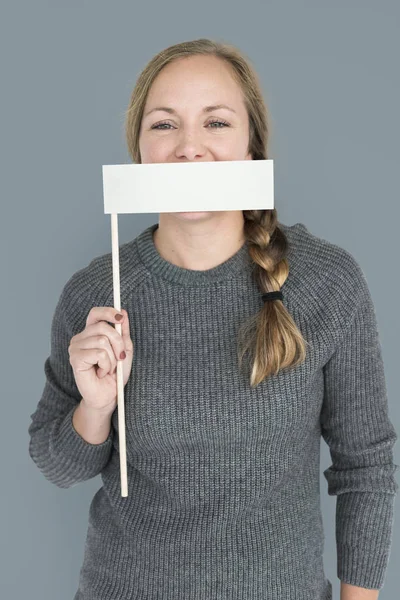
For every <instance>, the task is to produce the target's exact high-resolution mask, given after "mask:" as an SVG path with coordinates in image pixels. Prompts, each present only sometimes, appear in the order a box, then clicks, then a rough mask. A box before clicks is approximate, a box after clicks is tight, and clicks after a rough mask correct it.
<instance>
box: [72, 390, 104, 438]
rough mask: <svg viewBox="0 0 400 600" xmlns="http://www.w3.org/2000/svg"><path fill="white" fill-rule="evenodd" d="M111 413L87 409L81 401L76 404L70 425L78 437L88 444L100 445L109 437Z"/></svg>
mask: <svg viewBox="0 0 400 600" xmlns="http://www.w3.org/2000/svg"><path fill="white" fill-rule="evenodd" d="M111 419H112V413H109V412H104V413H103V412H100V411H97V410H95V409H91V408H88V407H87V405H86V404H85V403H84V401H83V400H81V402H80V403H79V404H78V407H77V408H76V410H75V412H74V414H73V417H72V424H73V426H74V428H75V430H76V431H77V433H79V435H80V436H81V437H82V438H83V439H84V440H85V441H86V442H88V443H89V444H102V443H103V442H105V441H106V439H107V438H108V436H109V433H110V429H111Z"/></svg>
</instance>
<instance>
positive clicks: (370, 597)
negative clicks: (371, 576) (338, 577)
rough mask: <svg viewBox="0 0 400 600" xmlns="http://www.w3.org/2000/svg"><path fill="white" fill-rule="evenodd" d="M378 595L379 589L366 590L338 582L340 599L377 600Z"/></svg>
mask: <svg viewBox="0 0 400 600" xmlns="http://www.w3.org/2000/svg"><path fill="white" fill-rule="evenodd" d="M378 596H379V590H367V589H365V588H360V587H357V586H355V585H350V584H349V583H344V581H341V582H340V600H377V598H378Z"/></svg>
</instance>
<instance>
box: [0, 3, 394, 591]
mask: <svg viewBox="0 0 400 600" xmlns="http://www.w3.org/2000/svg"><path fill="white" fill-rule="evenodd" d="M0 23H1V25H0V28H1V30H0V33H1V35H0V56H1V61H2V65H1V66H2V69H1V73H2V82H1V87H2V92H1V94H2V97H1V111H0V118H1V144H0V148H1V166H2V169H1V171H2V173H1V182H2V186H1V192H2V199H1V203H2V213H3V214H2V219H1V232H0V233H1V235H0V239H1V244H2V248H1V250H2V252H1V253H0V255H1V261H2V263H1V266H2V273H3V275H5V279H6V285H5V286H4V287H3V293H2V295H1V301H2V314H3V328H2V334H3V335H2V339H3V343H2V348H1V352H2V359H1V366H2V391H3V426H2V434H1V444H2V448H1V457H2V473H3V475H2V493H1V496H0V503H1V504H0V514H1V524H0V525H1V532H2V534H1V540H2V542H1V556H0V565H1V567H0V569H1V573H0V596H1V597H2V598H7V600H13V599H18V600H20V599H22V598H29V599H30V600H39V599H40V600H55V599H57V600H71V599H72V597H73V595H74V593H75V591H76V589H77V585H78V576H79V570H80V567H81V563H82V560H83V551H84V542H85V536H86V530H87V522H88V510H89V505H90V501H91V499H92V497H93V495H94V493H95V492H96V490H97V489H98V488H99V487H100V486H101V479H100V476H99V477H96V478H95V479H93V480H90V481H88V482H85V483H82V484H80V485H78V486H76V487H73V488H70V489H68V490H65V489H60V488H57V487H56V486H54V485H52V484H50V483H49V482H48V481H47V480H46V479H45V478H44V477H43V476H42V475H41V473H40V472H39V470H38V469H37V468H36V466H35V465H34V463H33V462H32V460H31V459H30V457H29V455H28V444H29V438H28V433H27V430H28V426H29V423H30V419H29V415H30V414H31V413H32V412H33V411H34V410H35V408H36V405H37V403H38V401H39V399H40V396H41V393H42V390H43V386H44V372H43V365H44V361H45V358H46V357H47V355H48V354H49V351H50V324H51V318H52V315H53V312H54V309H55V306H56V303H57V300H58V297H59V295H60V293H61V289H62V287H63V285H64V284H65V282H66V281H67V279H68V278H69V277H70V276H71V275H72V274H73V273H74V272H75V271H76V270H78V269H80V268H82V267H84V266H86V265H87V264H88V262H89V261H90V260H91V259H92V258H93V257H94V256H98V255H100V254H104V253H106V252H111V230H110V227H111V226H110V216H109V215H104V212H103V196H102V178H101V165H102V164H120V163H128V162H131V160H130V158H129V156H128V152H127V149H126V146H125V141H124V111H125V110H126V108H127V105H128V102H129V97H130V94H131V91H132V89H133V86H134V83H135V80H136V78H137V76H138V74H139V73H140V71H141V69H142V68H143V67H144V66H145V64H146V63H147V61H148V60H150V58H151V57H152V56H153V55H154V54H155V53H157V52H158V51H160V50H161V49H163V48H165V47H167V46H169V45H171V44H174V43H177V42H181V41H186V40H190V39H195V38H199V37H210V38H216V39H219V40H223V41H227V42H230V43H233V44H235V45H236V46H238V47H239V48H240V49H241V50H242V51H244V52H245V54H246V55H247V56H249V57H250V59H251V60H252V62H253V65H254V67H255V68H256V70H257V71H258V73H259V74H260V77H261V80H262V84H263V89H264V93H265V98H266V102H267V106H268V108H269V111H270V116H271V126H272V132H271V145H270V150H269V151H270V158H273V159H274V161H275V206H276V208H277V210H278V216H279V219H280V220H281V221H283V222H284V223H287V224H290V225H291V224H293V223H296V222H298V221H300V222H302V223H304V224H305V225H306V226H307V227H308V228H309V229H310V231H311V232H313V233H314V234H316V235H318V236H320V237H323V238H325V239H328V240H330V241H332V242H334V243H336V244H339V245H341V246H343V247H345V248H347V249H348V250H349V251H350V252H352V253H353V255H354V256H355V258H356V259H357V260H358V261H359V263H360V265H361V266H362V268H363V270H364V272H365V274H366V276H367V279H368V282H369V286H370V289H371V293H372V296H373V299H374V302H375V306H376V312H377V317H378V321H379V329H380V336H381V343H382V348H383V355H384V362H385V370H386V377H387V387H388V394H389V405H390V406H389V410H390V416H391V419H392V421H393V423H394V425H395V427H396V430H397V431H399V430H400V409H399V393H398V357H399V334H400V332H399V320H398V306H399V303H398V298H399V283H398V272H399V266H398V259H399V252H398V238H399V236H398V231H399V216H400V215H399V182H398V172H399V164H400V160H399V159H400V151H399V139H400V127H399V106H400V88H399V75H398V64H399V56H400V35H399V31H400V4H399V3H398V2H395V1H394V0H393V1H383V0H380V1H379V2H378V1H377V0H376V1H375V2H373V1H371V0H368V1H336V2H327V1H302V2H299V1H296V2H294V1H292V2H286V1H282V0H280V1H279V2H278V1H277V2H267V1H265V0H263V2H255V1H250V0H248V1H246V2H244V3H242V4H240V5H236V4H234V3H232V1H228V0H225V1H221V2H219V3H217V4H214V2H209V1H204V0H203V1H202V2H201V3H195V2H187V1H185V2H176V1H172V0H170V1H169V2H168V3H165V2H161V1H160V2H158V3H154V2H146V3H144V4H143V5H140V4H139V3H137V2H118V1H115V2H109V1H107V2H104V1H99V0H96V1H95V0H91V1H82V2H76V1H71V0H70V1H69V2H65V1H62V2H61V1H53V2H50V1H49V2H44V1H36V2H28V1H25V2H18V1H15V2H13V3H8V4H7V6H5V5H4V4H3V7H2V14H1V18H0ZM154 222H158V215H157V214H148V215H121V216H120V218H119V235H120V244H122V243H124V242H126V241H128V240H130V239H132V238H134V237H136V236H137V235H138V234H139V233H140V232H141V231H142V230H143V229H144V228H145V227H147V226H148V225H150V224H151V223H154ZM2 279H3V282H4V277H2ZM395 461H396V463H400V447H399V445H396V447H395ZM330 464H331V462H330V457H329V454H328V449H327V446H326V445H325V443H324V442H323V440H321V494H322V497H321V502H322V509H323V518H324V526H325V533H326V542H325V553H324V563H325V570H326V574H327V576H328V577H329V579H330V580H331V581H332V583H333V586H334V594H335V595H334V598H337V599H339V581H338V579H337V577H336V548H335V533H334V516H335V503H336V498H335V497H330V496H328V495H327V491H326V490H327V482H326V480H325V478H324V477H323V475H322V471H323V470H324V469H325V468H327V467H328V466H329V465H330ZM399 507H400V503H397V504H396V514H398V510H399ZM399 528H400V525H399V519H398V516H397V517H396V520H395V530H394V537H393V544H392V550H391V557H390V563H389V568H388V572H387V576H386V580H385V585H384V588H383V589H382V591H381V593H380V598H383V599H385V598H386V599H389V598H394V597H395V595H396V594H395V591H398V589H397V588H398V586H396V583H397V584H398V581H399V580H398V572H396V563H397V564H399V559H400V535H399V533H400V532H399Z"/></svg>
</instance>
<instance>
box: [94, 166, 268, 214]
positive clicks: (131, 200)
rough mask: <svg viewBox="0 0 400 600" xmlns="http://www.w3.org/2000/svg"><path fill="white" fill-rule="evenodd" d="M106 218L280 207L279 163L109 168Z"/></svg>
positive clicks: (105, 169)
mask: <svg viewBox="0 0 400 600" xmlns="http://www.w3.org/2000/svg"><path fill="white" fill-rule="evenodd" d="M103 194H104V213H105V214H113V213H114V214H121V213H160V212H161V213H162V212H196V211H223V210H264V209H272V208H274V174H273V160H272V159H268V160H226V161H211V162H210V161H208V162H186V163H144V164H128V165H103Z"/></svg>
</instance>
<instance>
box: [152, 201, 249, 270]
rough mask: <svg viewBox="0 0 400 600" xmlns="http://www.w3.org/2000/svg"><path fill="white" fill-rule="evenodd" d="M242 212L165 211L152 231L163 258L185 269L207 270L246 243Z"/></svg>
mask: <svg viewBox="0 0 400 600" xmlns="http://www.w3.org/2000/svg"><path fill="white" fill-rule="evenodd" d="M243 224H244V217H243V212H242V211H224V212H211V213H210V212H207V213H200V212H192V213H162V214H160V218H159V224H158V228H157V229H156V230H155V232H154V233H153V241H154V245H155V247H156V249H157V251H158V252H159V254H160V255H161V257H162V258H164V260H167V261H168V262H170V263H172V264H173V265H176V266H178V267H182V268H184V269H190V270H196V271H206V270H208V269H212V268H214V267H216V266H218V265H220V264H221V263H223V262H225V261H226V260H228V259H229V258H230V257H231V256H233V255H234V254H235V253H236V252H238V250H239V249H240V248H241V247H242V246H243V244H244V242H245V237H244V232H243Z"/></svg>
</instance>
